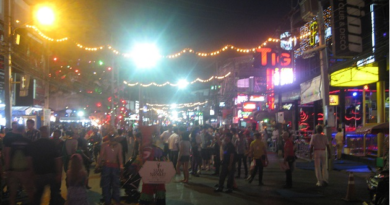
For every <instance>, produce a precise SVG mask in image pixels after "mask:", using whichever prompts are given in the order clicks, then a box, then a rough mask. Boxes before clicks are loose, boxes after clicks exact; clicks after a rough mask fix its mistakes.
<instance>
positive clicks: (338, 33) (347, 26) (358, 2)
mask: <svg viewBox="0 0 390 205" xmlns="http://www.w3.org/2000/svg"><path fill="white" fill-rule="evenodd" d="M331 2H332V41H333V53H334V55H335V56H345V57H348V56H349V57H352V56H355V55H357V54H359V53H361V52H363V51H365V50H368V49H370V48H371V47H372V43H371V38H369V37H370V36H371V14H370V1H369V0H332V1H331Z"/></svg>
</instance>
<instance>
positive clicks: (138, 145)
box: [131, 132, 142, 160]
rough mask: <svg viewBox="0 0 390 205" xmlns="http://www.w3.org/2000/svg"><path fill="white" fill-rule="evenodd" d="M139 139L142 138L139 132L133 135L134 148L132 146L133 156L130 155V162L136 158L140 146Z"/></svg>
mask: <svg viewBox="0 0 390 205" xmlns="http://www.w3.org/2000/svg"><path fill="white" fill-rule="evenodd" d="M141 137H142V134H141V133H140V132H139V133H137V134H135V138H134V146H133V154H132V155H131V156H132V160H135V159H136V158H137V156H138V155H139V152H140V144H141Z"/></svg>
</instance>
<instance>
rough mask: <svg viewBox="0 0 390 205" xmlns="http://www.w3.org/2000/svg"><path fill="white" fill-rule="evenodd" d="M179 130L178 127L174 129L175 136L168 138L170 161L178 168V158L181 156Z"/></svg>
mask: <svg viewBox="0 0 390 205" xmlns="http://www.w3.org/2000/svg"><path fill="white" fill-rule="evenodd" d="M178 131H179V130H178V129H177V127H175V128H173V134H172V135H171V136H170V137H169V138H168V148H169V160H170V161H171V162H172V163H173V167H176V163H177V157H178V155H179V141H180V140H179V132H178Z"/></svg>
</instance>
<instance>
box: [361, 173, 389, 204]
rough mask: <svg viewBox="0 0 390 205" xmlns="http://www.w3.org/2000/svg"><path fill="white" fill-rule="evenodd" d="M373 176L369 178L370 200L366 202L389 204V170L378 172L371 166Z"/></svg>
mask: <svg viewBox="0 0 390 205" xmlns="http://www.w3.org/2000/svg"><path fill="white" fill-rule="evenodd" d="M368 169H369V170H370V171H371V176H370V178H369V179H367V185H368V190H369V192H370V200H371V201H370V202H369V203H365V204H371V205H384V204H386V205H388V204H389V170H384V171H380V172H379V173H376V172H374V171H373V170H372V168H371V167H370V166H368Z"/></svg>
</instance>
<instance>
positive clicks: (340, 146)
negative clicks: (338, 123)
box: [334, 128, 344, 159]
mask: <svg viewBox="0 0 390 205" xmlns="http://www.w3.org/2000/svg"><path fill="white" fill-rule="evenodd" d="M343 138H344V136H343V130H342V129H341V128H338V129H337V134H336V136H335V137H334V139H335V140H336V147H337V159H341V153H342V152H343V147H344V143H343Z"/></svg>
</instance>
